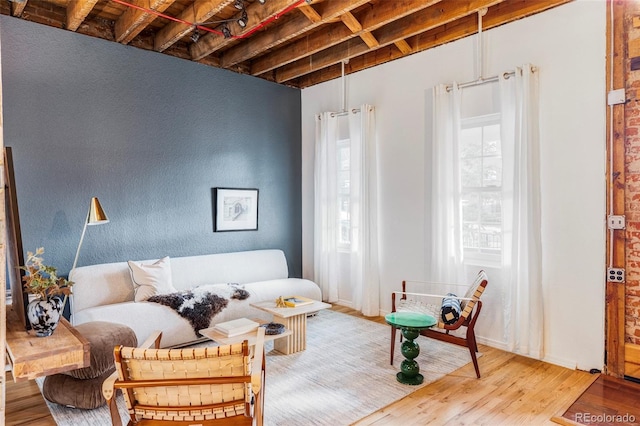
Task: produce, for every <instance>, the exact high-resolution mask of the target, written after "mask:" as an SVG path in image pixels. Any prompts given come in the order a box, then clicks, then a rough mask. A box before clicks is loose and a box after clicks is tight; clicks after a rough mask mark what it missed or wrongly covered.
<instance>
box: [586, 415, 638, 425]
mask: <svg viewBox="0 0 640 426" xmlns="http://www.w3.org/2000/svg"><path fill="white" fill-rule="evenodd" d="M574 420H575V421H576V422H579V423H583V424H589V423H611V424H613V423H635V421H636V416H634V415H633V414H629V413H627V414H605V413H602V414H594V413H576V414H575V419H574Z"/></svg>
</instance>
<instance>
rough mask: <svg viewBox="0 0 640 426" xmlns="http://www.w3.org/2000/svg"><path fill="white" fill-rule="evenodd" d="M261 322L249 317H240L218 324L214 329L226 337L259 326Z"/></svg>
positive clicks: (246, 331)
mask: <svg viewBox="0 0 640 426" xmlns="http://www.w3.org/2000/svg"><path fill="white" fill-rule="evenodd" d="M259 325H260V324H258V323H257V322H255V321H251V320H250V319H247V318H238V319H235V320H231V321H226V322H221V323H218V324H216V325H215V326H214V327H213V329H214V330H215V331H217V332H218V333H220V334H223V335H224V336H226V337H233V336H238V335H240V334H244V333H248V332H250V331H253V330H255V329H257V328H258V326H259Z"/></svg>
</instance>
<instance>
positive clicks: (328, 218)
mask: <svg viewBox="0 0 640 426" xmlns="http://www.w3.org/2000/svg"><path fill="white" fill-rule="evenodd" d="M337 141H338V117H337V116H336V115H335V114H333V113H330V112H324V113H322V114H319V115H317V116H316V147H315V148H316V151H315V169H314V170H315V171H314V173H315V176H314V189H315V202H314V238H313V246H314V268H313V269H314V281H315V282H316V283H317V284H318V285H319V286H320V289H321V290H322V299H323V300H324V301H327V302H333V301H336V300H338V231H339V223H338V181H337V151H336V144H337Z"/></svg>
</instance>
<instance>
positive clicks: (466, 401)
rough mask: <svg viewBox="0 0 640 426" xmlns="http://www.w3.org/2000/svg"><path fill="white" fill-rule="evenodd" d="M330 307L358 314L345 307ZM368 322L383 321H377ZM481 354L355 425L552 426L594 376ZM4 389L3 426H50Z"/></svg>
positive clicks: (26, 392)
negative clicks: (475, 363) (476, 367)
mask: <svg viewBox="0 0 640 426" xmlns="http://www.w3.org/2000/svg"><path fill="white" fill-rule="evenodd" d="M333 309H334V310H336V311H339V312H344V313H348V314H351V315H355V316H361V315H359V314H357V313H356V312H355V311H353V310H350V309H348V308H344V307H339V306H336V307H334V308H333ZM368 319H371V318H368ZM373 320H374V321H376V322H379V323H384V318H382V317H379V318H374V319H373ZM480 351H481V352H482V354H483V355H482V357H480V359H479V361H478V362H479V364H480V372H481V374H482V378H481V379H476V377H475V372H474V370H473V365H471V364H467V365H466V366H464V367H462V368H461V369H459V370H456V371H455V372H453V373H452V374H449V375H447V376H445V377H443V378H442V379H440V380H438V381H436V382H434V383H431V384H429V385H427V386H425V387H423V388H421V389H419V390H417V391H416V392H413V393H412V394H410V395H408V396H407V397H405V398H403V399H401V400H399V401H396V402H395V403H393V404H391V405H389V406H387V407H385V408H383V409H381V410H379V411H377V412H375V413H373V414H371V415H369V416H368V417H365V418H364V419H361V420H360V421H358V422H356V423H355V425H358V426H363V425H385V426H386V425H402V426H410V425H427V424H432V425H444V424H447V425H484V424H486V425H498V424H503V425H554V424H555V423H553V422H551V421H550V419H551V418H552V417H553V416H556V415H560V414H561V413H563V412H564V411H565V410H566V409H567V408H568V407H569V406H571V404H572V403H573V402H574V401H575V400H576V399H577V398H578V397H579V396H580V395H581V394H582V392H583V391H584V390H585V389H587V388H588V387H589V385H590V384H591V383H592V382H593V381H594V380H595V379H596V377H597V375H592V374H589V373H587V372H583V371H574V370H569V369H566V368H563V367H558V366H555V365H552V364H547V363H544V362H541V361H536V360H532V359H529V358H525V357H521V356H518V355H514V354H511V353H508V352H504V351H501V350H498V349H494V348H491V347H487V346H481V347H480ZM6 390H7V395H6V397H7V404H6V424H7V425H30V426H53V425H55V422H54V421H53V418H52V417H51V416H50V415H49V410H48V409H47V406H46V404H45V403H44V400H43V399H42V396H41V394H40V392H39V390H38V387H37V385H36V384H35V382H34V381H28V382H21V383H18V384H14V383H13V381H12V379H11V378H10V377H8V378H7V389H6ZM267 409H268V407H267Z"/></svg>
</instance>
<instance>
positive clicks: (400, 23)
mask: <svg viewBox="0 0 640 426" xmlns="http://www.w3.org/2000/svg"><path fill="white" fill-rule="evenodd" d="M501 1H504V0H465V1H462V0H456V1H455V2H444V3H438V4H436V5H434V6H430V7H428V8H426V9H423V10H420V11H418V12H415V13H413V14H411V15H409V16H405V17H404V18H402V19H398V20H395V21H393V22H391V23H390V24H387V25H385V26H384V27H381V28H379V29H378V30H377V31H376V34H375V35H376V39H377V40H378V41H379V43H380V44H379V46H380V47H384V46H386V45H388V44H392V43H394V42H396V41H398V40H402V39H405V38H407V37H411V36H413V35H416V34H419V33H421V32H424V31H425V30H430V29H433V28H437V27H439V26H441V25H443V24H445V23H448V22H452V21H455V20H456V19H460V18H463V17H465V16H467V15H471V14H475V12H476V11H478V10H480V9H484V8H488V7H490V6H493V5H495V4H497V3H500V2H501ZM370 49H371V48H370V47H369V46H367V45H366V44H364V43H354V42H353V40H347V41H345V42H342V43H340V44H337V45H335V46H332V47H330V48H328V49H324V50H322V51H321V52H318V53H315V54H313V55H311V57H309V58H303V59H300V60H298V61H296V62H292V63H290V64H287V65H285V66H283V67H281V68H278V69H277V70H276V81H277V82H278V83H282V82H285V81H288V80H291V79H294V78H297V77H300V76H302V75H304V74H308V73H310V72H314V71H317V70H319V69H321V68H325V67H328V66H331V65H333V64H336V63H339V62H342V61H344V60H346V59H350V58H353V57H356V56H360V55H363V54H365V53H367V52H368V51H369V50H370ZM394 50H395V49H394Z"/></svg>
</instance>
